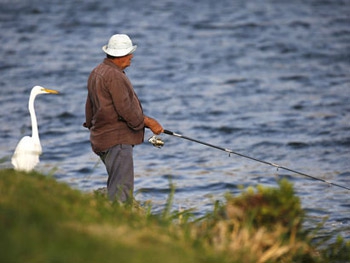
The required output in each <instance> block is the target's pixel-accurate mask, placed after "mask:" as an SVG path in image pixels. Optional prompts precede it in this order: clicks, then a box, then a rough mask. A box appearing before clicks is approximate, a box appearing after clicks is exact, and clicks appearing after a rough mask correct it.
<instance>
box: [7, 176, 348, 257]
mask: <svg viewBox="0 0 350 263" xmlns="http://www.w3.org/2000/svg"><path fill="white" fill-rule="evenodd" d="M172 194H173V193H172ZM172 194H170V195H169V201H168V206H167V207H166V208H165V210H164V212H163V213H161V214H159V215H154V214H151V213H150V212H147V209H142V208H140V207H137V206H134V205H120V204H118V203H111V202H109V201H108V200H107V199H106V197H105V196H103V195H101V194H98V193H95V194H87V193H82V192H80V191H78V190H74V189H72V188H71V187H69V186H68V185H66V184H64V183H58V182H57V181H56V180H55V179H53V178H51V177H50V176H45V175H41V174H38V173H35V172H33V173H21V172H16V171H14V170H0V251H1V252H0V261H1V262H4V263H5V262H6V263H7V262H8V263H15V262H21V263H22V262H31V263H35V262H45V263H51V262H52V263H59V262H64V263H70V262H72V263H73V262H74V263H79V262H84V263H89V262H94V263H95V262H105V263H107V262H118V263H122V262H128V263H133V262H135V263H136V262H143V263H145V262H146V263H147V262H152V263H157V262H162V263H164V262H167V263H172V262H181V263H187V262H192V263H193V262H203V263H210V262H222V263H225V262H247V263H249V262H337V260H339V262H343V261H344V262H346V260H348V261H349V260H350V258H349V256H348V255H349V254H350V253H349V248H350V244H349V243H346V242H344V241H343V240H342V239H341V238H340V237H339V238H338V240H337V241H336V243H334V244H329V245H328V247H326V248H325V249H319V248H318V247H316V246H315V245H314V244H312V237H313V236H312V234H310V233H309V232H308V231H305V230H303V229H302V228H301V225H302V222H303V220H304V212H303V210H302V209H301V207H300V201H299V199H298V198H297V197H296V196H295V195H294V191H293V188H292V186H291V185H290V184H289V183H288V182H286V181H283V182H281V183H280V186H279V188H263V187H258V188H257V189H248V190H246V191H244V192H243V194H241V195H240V196H237V197H233V196H227V200H226V202H223V203H218V204H217V205H216V206H215V209H214V211H213V212H211V213H208V215H207V216H205V217H204V218H202V219H197V218H194V217H193V216H191V214H190V213H189V211H185V212H182V213H179V212H176V211H175V212H171V211H170V210H169V208H170V207H171V206H170V204H171V200H172ZM341 260H342V261H341Z"/></svg>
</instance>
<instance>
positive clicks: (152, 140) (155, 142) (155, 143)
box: [148, 135, 164, 148]
mask: <svg viewBox="0 0 350 263" xmlns="http://www.w3.org/2000/svg"><path fill="white" fill-rule="evenodd" d="M148 142H149V143H152V145H153V146H154V147H157V148H161V147H163V146H164V142H163V140H162V139H161V138H159V137H157V136H156V135H153V136H152V137H151V138H149V139H148Z"/></svg>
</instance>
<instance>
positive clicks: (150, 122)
mask: <svg viewBox="0 0 350 263" xmlns="http://www.w3.org/2000/svg"><path fill="white" fill-rule="evenodd" d="M144 123H145V127H147V128H149V129H150V130H151V131H152V132H153V133H154V134H157V135H158V134H160V133H162V132H163V131H164V129H163V127H162V125H160V124H159V122H158V121H156V120H155V119H153V118H150V117H147V116H144Z"/></svg>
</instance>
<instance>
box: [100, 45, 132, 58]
mask: <svg viewBox="0 0 350 263" xmlns="http://www.w3.org/2000/svg"><path fill="white" fill-rule="evenodd" d="M136 48H137V45H134V46H132V47H129V48H125V49H110V48H108V46H107V45H104V46H103V47H102V50H103V52H105V53H106V54H107V55H110V56H112V57H124V56H126V55H129V54H131V53H133V52H134V51H135V50H136Z"/></svg>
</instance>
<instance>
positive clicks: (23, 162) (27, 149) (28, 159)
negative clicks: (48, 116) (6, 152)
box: [11, 86, 58, 172]
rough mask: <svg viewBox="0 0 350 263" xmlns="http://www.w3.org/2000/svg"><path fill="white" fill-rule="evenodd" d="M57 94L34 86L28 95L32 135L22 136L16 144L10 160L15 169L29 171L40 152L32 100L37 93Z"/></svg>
mask: <svg viewBox="0 0 350 263" xmlns="http://www.w3.org/2000/svg"><path fill="white" fill-rule="evenodd" d="M48 93H51V94H58V91H56V90H50V89H46V88H43V87H41V86H34V87H33V88H32V91H31V92H30V96H29V103H28V109H29V113H30V119H31V122H32V136H31V137H30V136H24V137H23V138H22V139H21V140H20V141H19V143H18V144H17V147H16V150H15V153H14V154H13V156H12V159H11V162H12V164H13V166H14V167H15V170H20V171H26V172H30V171H31V170H33V169H34V167H35V166H36V165H37V164H38V163H39V155H40V154H41V153H42V149H41V144H40V139H39V132H38V123H37V120H36V114H35V109H34V100H35V98H36V96H37V95H39V94H48Z"/></svg>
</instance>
